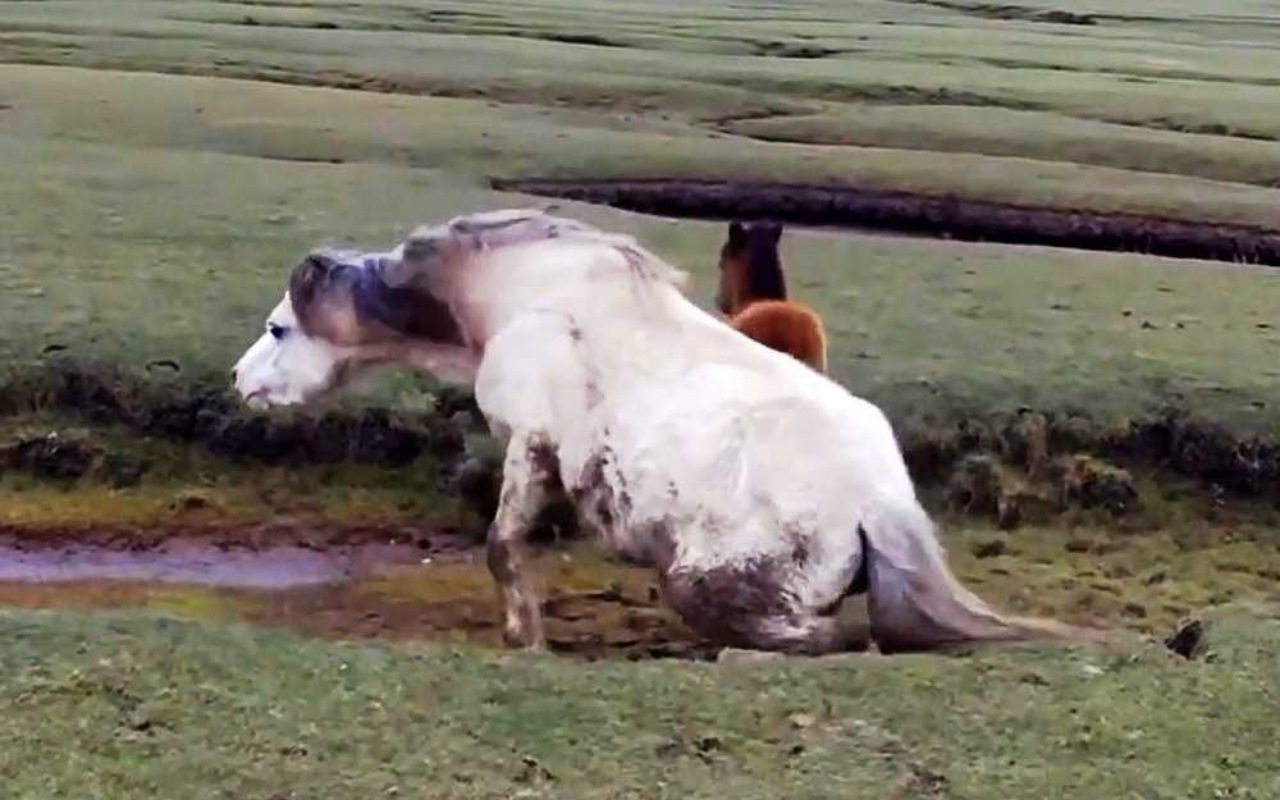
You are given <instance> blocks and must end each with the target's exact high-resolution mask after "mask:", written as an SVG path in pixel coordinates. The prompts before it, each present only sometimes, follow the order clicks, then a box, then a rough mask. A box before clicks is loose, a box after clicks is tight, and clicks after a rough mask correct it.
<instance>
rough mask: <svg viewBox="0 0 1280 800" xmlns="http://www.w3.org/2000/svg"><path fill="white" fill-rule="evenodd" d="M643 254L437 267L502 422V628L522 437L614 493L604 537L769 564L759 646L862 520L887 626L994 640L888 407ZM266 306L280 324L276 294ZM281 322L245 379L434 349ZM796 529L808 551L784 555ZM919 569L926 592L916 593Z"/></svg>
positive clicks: (538, 483) (527, 493)
mask: <svg viewBox="0 0 1280 800" xmlns="http://www.w3.org/2000/svg"><path fill="white" fill-rule="evenodd" d="M644 257H645V258H647V259H649V260H651V261H654V262H656V264H657V266H660V267H662V268H663V269H655V270H650V271H647V272H646V271H643V270H637V269H636V268H635V266H636V265H635V262H634V258H635V254H634V252H629V251H627V249H626V248H625V247H624V246H619V245H618V244H617V242H616V241H614V242H610V241H608V240H602V241H574V240H568V239H552V240H547V241H541V242H533V243H518V244H513V245H511V246H505V247H498V248H494V249H489V250H486V251H484V252H482V253H480V254H478V255H476V256H474V257H472V258H471V259H469V260H468V261H467V263H466V264H464V265H462V266H460V267H458V273H457V275H456V276H454V277H455V278H456V280H452V281H450V282H449V285H450V287H451V288H450V291H451V292H452V296H450V297H449V298H447V299H448V301H449V302H450V304H451V305H452V306H453V307H455V308H458V309H462V310H463V311H464V312H465V318H466V319H467V320H468V321H469V325H470V326H471V333H473V334H474V333H475V332H477V331H480V332H482V340H483V347H482V348H481V349H478V350H477V351H476V352H475V353H474V356H473V357H472V360H471V361H470V362H468V363H454V364H452V367H453V368H454V369H455V374H459V375H463V376H464V377H465V376H468V375H470V376H473V377H474V381H475V391H476V398H477V402H478V404H479V406H480V408H481V409H482V411H483V412H484V414H485V415H486V417H487V419H488V420H489V421H490V423H491V425H492V427H493V428H494V430H495V432H497V433H499V434H500V435H503V436H505V437H507V439H508V453H507V461H506V465H505V473H504V490H503V501H502V507H501V508H500V510H499V513H498V518H497V520H496V521H495V524H494V528H493V530H492V532H491V545H490V549H491V553H490V557H491V565H496V566H494V569H495V576H499V575H500V574H503V573H505V572H506V571H508V570H509V571H510V572H511V573H512V574H514V575H516V577H515V578H514V579H512V580H504V579H502V578H499V582H500V584H501V585H502V587H503V590H504V594H505V596H506V599H507V629H508V634H509V635H510V637H511V638H512V639H513V640H515V641H522V642H524V643H526V644H535V645H536V644H537V643H538V642H539V641H540V639H541V629H540V627H539V625H540V623H539V619H538V612H537V608H536V602H534V600H533V598H532V595H531V593H530V591H529V590H528V589H527V587H525V586H524V585H523V583H522V578H521V577H519V563H518V555H517V553H518V551H517V550H515V549H513V548H516V547H517V546H518V544H519V540H520V538H521V537H522V536H523V534H524V533H525V531H526V530H527V528H528V525H529V524H530V523H531V522H532V520H533V517H534V516H536V513H537V511H538V509H539V508H540V506H541V504H542V503H543V502H545V500H546V491H547V490H546V487H545V485H544V484H545V483H546V481H545V480H544V478H545V477H546V476H540V475H538V474H537V473H536V470H537V469H538V460H537V459H536V458H535V457H534V454H535V450H536V448H537V447H538V446H546V445H549V446H550V447H551V448H552V449H553V450H554V453H555V456H556V459H557V462H558V464H557V466H558V471H559V476H558V477H559V478H560V480H561V482H562V483H563V485H564V486H565V487H566V488H567V489H569V490H570V491H571V492H573V491H574V490H582V491H597V492H599V491H604V496H605V497H606V499H610V498H611V499H612V500H613V501H614V506H613V513H611V514H610V515H608V518H607V519H606V520H605V521H606V523H607V524H599V523H600V520H599V519H597V520H596V522H597V524H598V527H600V530H599V531H598V532H599V535H600V536H601V537H602V538H603V539H604V540H605V541H606V542H608V543H609V544H610V545H612V546H613V547H614V548H616V549H617V550H618V551H620V552H622V553H625V554H630V555H631V556H633V557H635V558H637V559H640V560H643V561H649V562H651V563H652V562H654V561H655V559H656V558H657V554H655V551H654V549H653V547H654V542H653V541H651V538H652V537H651V533H650V532H651V531H652V530H654V527H653V526H654V525H661V526H665V529H666V530H668V531H671V532H672V535H673V537H674V542H673V544H674V551H673V552H672V553H670V554H669V555H670V557H671V559H670V561H669V562H667V563H657V564H655V565H656V566H658V567H659V568H661V569H663V570H665V574H666V576H667V577H671V576H674V575H681V574H690V575H692V574H703V573H706V572H707V571H708V570H714V569H716V568H728V569H730V570H732V569H735V568H744V567H745V566H747V565H750V564H752V563H756V562H758V561H759V560H760V559H765V560H766V561H770V563H777V564H782V565H784V566H783V567H780V568H779V571H778V577H779V578H780V580H782V583H783V585H782V587H781V592H782V594H783V595H785V597H786V602H787V603H788V604H789V607H790V608H791V609H792V610H793V612H794V613H788V614H785V615H783V616H782V617H780V618H778V619H770V620H767V621H766V622H767V624H764V625H762V627H761V630H766V629H767V631H768V635H763V634H762V638H761V640H760V641H759V642H758V644H759V646H763V647H768V646H778V647H784V646H791V645H795V644H796V643H797V642H802V640H804V639H805V638H806V637H812V636H815V635H816V634H815V631H819V630H823V631H825V630H826V628H825V627H823V626H825V625H826V624H827V623H826V622H825V621H820V620H819V619H818V617H817V616H816V615H817V614H818V613H819V611H818V610H819V609H824V608H827V607H829V606H830V605H831V604H832V603H836V602H838V601H839V600H840V598H841V597H842V596H843V595H844V594H845V593H846V592H847V591H848V589H849V586H850V582H851V581H852V579H853V577H854V575H855V574H856V572H857V571H858V569H859V567H860V566H862V564H863V561H864V559H865V558H867V557H869V556H870V555H871V554H868V553H863V552H862V542H863V541H864V540H863V539H862V538H861V537H860V536H859V535H858V531H859V527H860V526H861V527H862V529H863V530H864V531H865V532H866V540H865V541H868V542H870V545H871V547H872V550H873V551H875V552H877V553H880V554H881V556H880V557H878V560H874V561H873V562H872V566H873V569H872V570H871V573H872V576H871V580H872V585H871V589H870V591H871V594H872V595H873V598H872V605H873V607H877V606H878V609H879V611H878V612H877V613H879V615H880V619H881V620H882V621H883V625H882V627H883V628H884V629H885V631H886V633H887V634H888V635H889V638H892V639H895V640H896V641H897V642H898V643H905V644H904V646H906V645H908V644H913V642H912V641H911V640H912V637H913V636H914V637H916V638H918V639H920V640H921V641H920V642H919V644H921V645H922V646H925V645H929V644H932V643H934V640H943V639H946V638H947V637H948V636H950V635H952V634H955V633H956V632H957V631H961V630H962V629H963V633H964V634H965V635H966V636H972V637H974V638H1000V633H1001V632H1002V631H1006V630H1007V629H1008V625H1011V624H1012V623H1006V622H1005V621H1003V620H1001V619H1000V618H999V617H997V616H995V615H994V613H993V612H990V611H989V610H988V609H986V607H985V606H983V605H982V604H981V601H978V600H977V599H976V598H974V597H973V596H972V595H969V594H967V593H964V592H963V590H962V589H960V587H959V586H958V584H955V583H954V581H953V579H952V578H951V577H950V574H949V572H947V570H946V567H945V564H944V563H942V561H941V558H942V556H941V550H940V549H939V548H938V546H937V543H936V541H935V540H934V539H933V532H932V528H931V527H930V526H929V523H928V518H927V516H926V515H925V514H924V512H923V510H922V509H921V508H920V506H919V503H918V501H917V498H916V494H915V490H914V487H913V485H912V482H911V479H910V476H909V475H908V472H907V469H906V466H905V464H904V461H903V458H902V454H901V452H900V451H899V448H898V444H897V442H896V440H895V437H894V434H893V431H892V429H891V427H890V425H889V422H888V420H887V419H886V418H885V416H884V414H883V413H881V411H880V410H879V409H878V408H877V407H876V406H874V405H872V404H871V403H869V402H867V401H865V400H862V399H860V398H858V397H854V396H853V395H851V394H849V392H847V391H846V390H845V389H844V388H842V387H841V386H839V385H837V384H836V383H834V382H833V381H831V380H830V379H828V378H827V377H825V376H823V375H821V374H819V373H817V372H815V371H813V370H811V369H808V368H807V367H805V366H804V365H802V364H801V363H800V362H798V361H796V360H795V359H792V358H790V357H789V356H786V355H783V354H780V353H777V352H775V351H773V350H771V349H769V348H767V347H765V346H763V345H760V344H758V343H756V342H754V341H752V340H750V339H748V338H747V337H745V336H742V335H741V334H739V333H737V332H735V331H733V330H732V329H730V328H729V327H728V326H726V325H725V324H723V323H722V322H720V321H719V320H717V319H716V318H714V317H712V316H711V315H709V314H707V313H705V312H704V311H702V310H701V309H699V308H698V307H697V306H695V305H694V304H693V303H691V302H690V301H689V300H688V299H686V298H685V297H684V296H683V295H682V294H681V292H680V290H679V288H678V286H677V281H676V280H675V279H674V278H675V276H677V275H678V273H677V272H675V271H674V270H673V269H671V268H669V267H667V266H666V265H664V264H662V263H661V262H658V261H657V260H656V258H655V257H653V256H651V255H648V254H644ZM664 270H665V271H664ZM271 320H272V321H274V322H276V323H278V324H282V325H287V324H290V320H291V312H290V311H289V307H288V302H287V298H286V301H282V303H281V304H280V306H278V307H277V308H276V310H275V311H274V312H272V317H271ZM290 335H291V336H296V337H299V341H297V342H291V341H290V340H289V337H286V338H285V340H284V341H282V342H275V341H274V340H273V339H270V337H269V336H267V337H264V339H261V340H259V341H258V342H257V343H255V344H254V345H253V347H251V348H250V349H249V351H248V352H247V353H246V354H245V356H244V357H243V358H242V359H241V361H240V364H239V365H238V368H237V388H238V389H239V391H240V393H241V394H242V395H243V396H245V397H246V398H250V399H258V400H261V401H265V402H267V403H272V404H275V403H290V402H306V401H308V400H310V399H312V398H314V397H317V396H319V395H321V394H323V393H324V392H325V391H327V390H328V389H329V388H330V387H331V386H333V381H332V379H331V377H330V375H329V374H328V373H327V372H326V370H329V371H330V372H331V371H332V369H333V367H334V366H335V365H337V364H338V363H340V362H343V361H351V360H352V359H364V360H366V361H368V362H369V363H377V362H381V361H388V360H389V361H392V362H393V363H398V364H401V365H408V366H417V367H419V368H422V367H427V368H430V367H431V364H430V359H429V358H427V357H425V356H423V354H422V350H421V348H419V349H415V347H414V346H413V344H412V343H409V344H406V346H405V348H404V350H403V351H402V352H400V353H398V354H394V355H391V356H389V355H388V354H387V353H386V352H381V353H378V354H363V353H360V352H354V351H351V350H341V349H338V348H333V347H332V346H330V345H328V344H327V343H325V342H318V341H315V340H308V339H306V337H303V336H302V334H301V332H300V331H296V330H294V331H291V334H290ZM466 360H467V359H462V361H466ZM602 454H607V455H608V469H607V471H605V472H604V474H603V477H604V480H605V483H606V484H607V485H606V486H604V487H601V486H591V485H589V480H588V479H589V478H590V475H589V474H588V473H589V471H590V470H589V465H590V464H591V463H592V462H593V460H595V461H597V462H598V461H599V459H600V458H601V455H602ZM624 495H625V503H623V502H620V501H619V498H620V497H622V496H624ZM583 505H584V506H585V505H587V504H586V503H584V504H583ZM587 516H589V515H587ZM646 537H650V538H646ZM798 544H799V545H803V547H804V549H805V551H806V553H807V555H806V557H805V559H803V563H797V564H795V565H792V561H790V560H789V558H790V555H789V554H790V553H791V552H792V550H793V549H794V548H796V547H797V546H798ZM785 565H791V566H785ZM926 583H927V584H928V585H929V586H928V587H927V591H928V592H932V594H930V595H929V598H931V599H927V602H926V600H920V601H919V602H915V600H913V598H916V597H917V596H920V597H923V596H924V595H923V594H922V592H926V588H925V587H924V584H926ZM957 592H961V593H962V594H957ZM877 596H878V597H879V602H878V604H877V602H876V597H877ZM939 598H941V599H939ZM957 598H958V599H957ZM956 603H960V605H961V606H963V607H962V608H959V609H957V607H956V606H955V604H956ZM678 610H679V611H680V612H681V613H682V614H683V615H685V616H686V618H688V617H689V616H690V615H693V616H696V615H697V613H698V612H697V610H696V609H688V608H684V609H678ZM820 622H821V624H819V623H820ZM874 626H875V620H874V619H873V628H874ZM890 626H897V629H895V630H889V629H888V628H889V627H890ZM931 626H932V627H931ZM966 626H967V627H966ZM984 626H985V627H984ZM935 628H936V629H937V630H935ZM953 638H954V637H953ZM961 638H963V637H961ZM926 640H927V641H926ZM823 646H824V647H829V646H827V645H823ZM819 649H821V647H819Z"/></svg>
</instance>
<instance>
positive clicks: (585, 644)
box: [0, 526, 719, 661]
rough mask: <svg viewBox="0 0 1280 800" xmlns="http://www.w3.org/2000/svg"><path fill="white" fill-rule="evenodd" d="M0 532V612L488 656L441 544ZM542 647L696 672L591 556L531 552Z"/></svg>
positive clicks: (645, 575) (215, 532)
mask: <svg viewBox="0 0 1280 800" xmlns="http://www.w3.org/2000/svg"><path fill="white" fill-rule="evenodd" d="M305 527H306V526H295V527H288V526H286V527H284V528H280V527H279V526H277V527H276V529H275V530H274V531H273V530H272V529H270V527H267V528H266V529H263V528H259V529H248V530H240V531H239V532H238V533H237V532H234V531H232V530H230V529H221V530H220V529H219V528H217V527H215V526H210V527H208V528H206V529H204V530H191V529H188V530H185V531H182V532H176V531H172V530H163V531H160V530H152V531H141V530H134V531H132V532H131V531H127V530H114V531H109V532H107V531H104V532H99V533H98V534H96V535H95V534H91V533H89V532H87V531H80V532H74V531H68V530H57V531H46V532H43V533H41V532H37V531H33V530H30V529H28V530H24V531H17V532H15V531H14V530H4V529H0V606H8V607H20V608H31V609H70V610H78V611H101V610H106V609H129V608H143V609H149V610H153V611H159V612H162V613H174V614H178V615H181V616H188V617H196V618H216V619H223V620H239V621H244V622H248V623H251V624H257V625H263V626H270V627H278V628H286V629H291V630H295V631H299V632H302V633H304V634H307V635H311V636H317V637H325V638H334V639H346V640H351V639H356V640H360V639H393V640H422V641H439V642H450V643H467V644H471V645H478V646H483V647H492V648H495V649H501V648H503V647H504V645H503V643H502V628H501V620H502V609H501V607H500V605H499V600H498V596H497V593H496V590H495V588H494V584H493V580H492V578H491V577H490V575H489V572H488V569H487V567H486V566H485V561H484V556H483V552H482V550H481V548H479V547H477V546H475V545H474V544H473V543H472V542H471V540H470V539H468V538H465V537H461V538H459V537H457V536H456V535H454V534H451V533H449V532H443V533H442V532H433V533H431V534H430V535H418V536H417V537H416V538H414V537H412V536H405V535H404V532H401V531H396V530H373V529H369V530H345V531H344V530H335V531H329V532H327V533H325V532H320V533H312V534H307V533H305ZM530 566H531V575H532V576H534V579H535V580H536V582H537V583H538V584H539V585H540V586H541V587H542V590H541V591H540V596H542V597H543V598H544V604H543V608H544V615H545V625H546V632H547V639H548V647H549V649H551V650H552V651H553V652H556V653H561V654H564V655H566V656H569V657H573V658H580V659H585V660H590V661H595V660H601V659H627V660H638V659H648V658H681V659H697V660H709V659H712V658H714V657H715V655H716V653H717V652H718V650H719V648H716V647H714V646H711V645H709V644H706V643H704V642H702V641H700V640H699V639H698V638H697V637H696V636H694V635H693V634H692V633H691V632H690V631H688V630H687V629H686V628H685V627H684V626H683V624H682V623H681V622H680V621H679V620H678V619H676V617H675V616H674V615H673V614H672V613H671V612H670V611H668V610H667V609H666V608H665V607H663V604H662V601H661V599H660V597H659V594H658V590H657V585H656V581H655V578H654V576H653V574H652V573H651V572H650V571H648V570H640V569H635V568H632V567H628V566H625V565H622V564H619V563H615V562H613V561H611V560H609V559H607V558H605V557H603V556H602V555H599V554H598V553H596V552H595V551H594V550H593V549H591V548H587V547H583V546H579V547H577V548H574V549H573V550H568V551H566V550H564V549H552V548H547V547H543V548H537V549H536V550H535V551H534V553H533V557H532V558H531V561H530Z"/></svg>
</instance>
